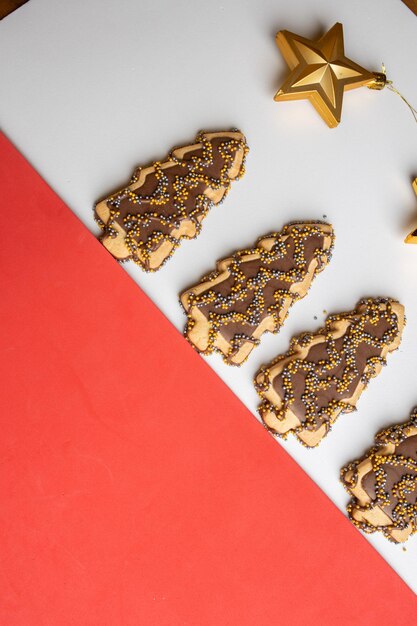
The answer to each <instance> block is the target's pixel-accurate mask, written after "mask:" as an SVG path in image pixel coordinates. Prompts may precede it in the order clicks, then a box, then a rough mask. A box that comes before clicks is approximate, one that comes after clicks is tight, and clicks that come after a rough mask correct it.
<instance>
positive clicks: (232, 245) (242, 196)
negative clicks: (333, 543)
mask: <svg viewBox="0 0 417 626" xmlns="http://www.w3.org/2000/svg"><path fill="white" fill-rule="evenodd" d="M337 21H340V22H342V23H343V25H344V34H345V50H346V55H347V56H348V57H349V58H351V59H352V60H354V61H356V62H357V63H359V64H361V65H363V66H365V67H367V68H368V69H370V70H379V68H380V65H381V62H382V61H384V62H385V64H386V66H387V70H388V74H389V76H390V78H392V79H393V80H394V81H395V83H396V85H397V87H398V88H399V89H400V90H401V91H402V92H403V93H404V94H405V95H406V96H407V97H408V98H409V100H410V101H411V102H414V104H417V73H416V59H417V17H415V16H414V15H413V14H412V13H411V11H409V10H408V9H407V7H406V6H405V5H403V3H402V2H401V1H400V0H367V1H366V2H365V1H364V0H349V1H347V0H344V1H343V2H342V1H341V0H337V1H334V0H315V2H314V3H313V2H311V1H308V0H292V1H291V2H289V1H288V0H287V1H285V0H223V1H220V0H210V2H207V1H206V0H204V1H203V0H176V1H175V2H173V1H172V0H119V1H117V0H71V2H65V1H63V0H62V1H61V2H59V1H57V0H31V1H30V2H29V3H28V4H26V5H25V6H23V7H22V8H20V9H19V10H17V11H16V12H15V13H13V14H11V15H10V16H9V17H7V18H6V19H4V20H3V21H2V22H0V59H1V62H0V123H1V126H2V129H3V131H4V132H5V133H6V134H7V135H8V136H9V138H10V139H11V140H12V141H13V142H14V143H15V144H16V145H17V147H18V148H19V149H20V150H21V151H22V152H23V153H24V154H25V155H26V157H27V158H28V159H29V160H30V161H31V162H32V164H33V165H34V167H35V168H36V169H37V170H38V171H39V172H40V173H41V175H42V176H43V177H44V178H45V179H46V180H47V182H48V183H49V184H50V185H51V186H52V187H53V188H54V189H55V190H56V191H57V193H58V194H59V195H60V196H61V197H62V198H63V199H64V201H65V202H66V203H67V204H68V206H69V207H71V209H72V210H73V211H74V212H75V213H76V214H77V215H78V216H79V218H80V219H81V220H82V221H83V222H84V224H85V225H86V227H87V228H89V229H90V230H91V231H93V232H94V233H95V234H97V233H98V228H97V226H96V224H95V222H94V221H93V212H92V207H93V204H94V202H95V200H97V199H98V198H100V197H102V196H103V195H105V194H106V193H107V192H110V191H113V190H114V189H115V188H117V187H118V186H123V185H124V184H125V182H126V181H127V180H128V179H129V177H130V175H131V173H132V171H133V169H134V167H135V166H136V165H139V164H146V163H147V162H148V161H150V160H153V159H158V158H163V157H164V156H165V155H166V154H167V152H168V150H169V149H170V148H171V147H173V146H175V145H181V144H183V143H186V142H188V141H190V140H192V139H193V138H194V136H195V133H196V132H197V131H198V130H199V129H209V130H220V129H221V130H223V129H227V128H230V127H238V128H240V129H241V130H242V131H243V132H244V133H245V134H246V136H247V139H248V143H249V145H250V148H251V150H250V153H249V156H248V159H247V173H246V176H245V177H244V178H243V179H242V180H241V181H240V182H237V183H236V184H234V185H233V187H232V190H231V192H230V194H229V196H228V198H227V199H226V201H225V202H224V204H222V205H221V206H219V207H216V208H213V209H212V211H211V213H210V214H209V216H208V217H207V219H206V221H205V222H204V226H203V230H202V234H201V235H200V237H199V238H198V239H197V240H194V241H185V242H183V244H182V245H181V246H180V248H179V249H178V250H177V251H176V253H175V255H174V257H173V258H172V259H171V261H170V262H169V263H168V264H167V265H166V266H165V267H164V268H163V269H162V270H161V271H160V272H158V273H156V274H149V275H147V274H144V273H143V272H142V271H141V270H140V269H139V267H136V266H134V265H133V264H132V263H129V264H125V265H123V266H122V267H123V268H125V269H126V271H127V272H128V273H129V274H130V276H131V277H132V278H133V280H134V281H136V282H137V283H138V284H139V285H140V286H141V288H142V289H143V290H144V291H145V292H146V293H147V294H149V296H150V297H151V298H152V299H153V300H154V302H155V303H156V304H157V305H158V306H159V307H160V309H161V310H162V311H163V312H164V314H165V315H166V316H167V317H168V318H169V319H170V320H171V321H172V323H173V324H174V325H175V326H176V327H177V328H178V329H179V330H182V329H183V327H184V321H185V317H184V315H183V313H182V310H181V309H180V307H179V305H178V301H177V295H178V293H179V291H180V290H181V289H183V288H185V287H187V286H189V285H190V284H193V283H194V282H195V281H196V280H197V279H198V278H199V277H200V275H201V274H203V273H205V272H206V271H207V270H209V269H210V268H212V267H213V266H214V262H215V260H216V259H217V258H220V257H223V256H226V255H227V254H229V253H230V252H231V251H233V250H235V249H237V248H239V247H242V246H247V245H250V244H251V243H253V242H254V241H255V240H256V238H257V237H258V236H259V235H262V234H264V233H267V232H269V231H271V230H279V229H280V228H281V227H282V225H283V224H285V223H286V222H287V221H290V220H294V219H322V218H323V216H324V215H326V216H327V219H328V220H329V221H331V222H332V223H333V225H334V228H335V232H336V246H335V251H334V256H333V260H332V262H331V264H330V265H329V267H328V268H327V269H326V270H325V271H324V272H323V273H322V274H321V275H320V276H319V277H318V278H317V279H316V281H315V283H314V284H313V286H312V288H311V290H310V293H309V295H308V296H307V297H306V298H305V299H304V300H302V301H301V302H299V303H297V304H296V305H295V306H294V307H293V309H292V311H291V313H290V316H289V318H288V321H287V323H286V325H285V327H284V329H283V330H282V331H281V333H280V334H279V335H265V336H264V338H263V340H262V344H261V346H260V347H259V348H257V349H256V350H255V351H254V352H253V353H252V355H251V357H250V359H249V360H248V362H247V363H246V364H245V365H244V366H243V367H241V368H240V369H237V368H230V367H228V366H226V365H224V364H223V362H222V360H221V358H220V357H219V356H213V357H210V358H207V362H208V363H209V365H210V366H211V367H213V369H214V370H215V371H216V372H217V373H218V375H219V376H220V377H221V378H222V379H223V380H224V381H225V382H226V383H227V385H229V387H230V388H231V389H232V390H233V391H234V392H235V393H236V395H237V396H239V398H240V399H241V400H242V402H243V403H244V404H246V406H247V407H248V408H249V409H250V410H251V411H252V412H253V414H254V415H256V406H257V396H256V394H255V391H254V388H253V385H252V378H253V375H254V373H255V372H256V370H257V369H258V367H259V366H260V364H262V363H264V362H266V361H267V360H269V359H271V358H272V357H274V356H275V355H277V354H280V353H282V352H284V351H286V349H287V347H288V342H289V339H290V337H291V336H292V335H293V334H295V333H298V332H301V331H303V330H314V329H316V328H318V327H319V325H321V323H322V322H323V321H324V318H325V314H324V311H328V312H339V311H343V310H348V309H350V308H353V306H354V305H355V304H356V302H357V300H359V299H360V298H361V297H363V296H379V295H381V296H382V295H389V296H392V297H395V298H398V299H399V300H401V302H403V304H404V305H405V307H406V312H407V317H408V326H407V327H406V329H405V332H404V338H403V343H402V345H401V348H400V350H399V351H398V352H396V353H395V354H394V355H392V356H391V358H390V359H389V364H388V367H387V368H385V369H384V371H383V372H382V373H381V375H380V376H379V377H378V378H377V379H375V380H373V381H372V382H371V384H370V386H369V389H368V390H367V391H366V392H365V393H364V394H363V397H362V398H361V399H360V401H359V405H358V407H359V408H358V411H357V412H356V413H353V414H351V415H344V416H342V417H341V418H340V419H339V421H338V422H337V424H336V425H335V427H334V429H333V431H332V432H331V433H330V435H329V436H328V437H327V439H325V440H324V441H323V443H322V444H321V445H320V447H319V448H317V449H314V450H310V451H309V450H306V449H304V448H303V447H302V446H301V445H299V444H298V443H297V442H296V441H295V440H293V439H289V440H288V441H287V442H283V443H281V442H278V443H277V445H283V446H284V447H285V449H286V450H287V451H288V452H289V453H290V454H291V455H292V456H293V457H294V458H295V459H296V461H297V462H298V463H299V464H300V465H301V466H302V467H303V468H304V469H305V471H306V472H307V473H308V474H309V475H310V476H311V477H312V479H313V480H314V481H315V482H316V483H317V484H318V485H319V486H320V487H321V488H322V489H323V490H324V491H325V492H326V493H327V494H328V496H329V497H330V498H331V499H332V500H333V502H334V503H335V504H336V505H337V506H338V507H339V508H340V509H341V510H342V511H344V510H345V509H344V507H345V504H346V502H347V501H348V496H347V494H346V493H345V491H344V489H343V488H342V486H341V484H340V483H339V480H338V477H339V470H340V467H341V466H342V465H343V464H345V463H346V462H347V461H350V460H352V459H355V458H357V457H358V456H360V455H361V454H362V453H363V452H364V451H365V450H366V448H367V447H368V446H370V445H371V444H372V443H373V435H374V433H375V432H376V431H377V430H379V429H380V428H382V427H385V426H386V425H388V424H390V423H392V422H400V421H404V420H405V419H407V418H408V416H409V413H410V411H411V409H412V408H413V407H414V405H416V404H417V385H416V382H417V291H416V285H417V246H406V245H404V244H403V238H404V236H405V235H406V234H407V232H408V231H409V230H410V228H411V226H413V225H417V198H416V197H415V195H414V193H413V191H412V188H411V179H412V177H413V176H415V175H417V174H416V173H417V143H416V139H417V125H416V124H415V122H414V121H413V119H412V117H411V114H410V113H409V111H408V110H407V109H406V107H405V105H403V103H402V102H401V100H400V99H399V98H398V97H397V96H395V95H394V94H392V93H390V92H388V91H383V92H374V91H370V90H368V89H366V88H362V89H358V90H355V91H352V92H348V93H346V94H345V98H344V110H343V116H342V123H341V125H340V126H339V127H338V128H337V129H333V130H330V129H328V128H327V126H325V124H324V123H323V121H322V120H321V119H320V118H319V116H318V115H317V113H316V112H315V110H314V109H313V107H312V106H311V105H310V104H309V103H307V102H305V101H304V102H289V103H279V104H278V103H275V102H274V101H273V95H274V92H275V90H276V89H277V88H278V87H279V85H280V82H281V81H282V79H283V77H284V76H285V75H286V73H287V68H286V64H285V62H284V60H283V59H282V57H281V55H280V53H279V51H278V49H277V48H276V45H275V41H274V36H275V33H276V31H277V30H280V29H287V30H292V31H294V32H297V33H299V34H300V35H303V36H306V37H316V36H318V35H319V34H320V33H322V32H324V31H325V30H327V29H328V28H330V27H331V26H332V25H333V24H334V23H335V22H337ZM16 184H19V183H18V181H16ZM8 227H9V228H10V227H12V225H10V224H9V225H8ZM67 244H68V245H70V242H67ZM121 271H123V270H121ZM315 316H317V318H318V319H317V320H315V319H314V317H315ZM172 358H173V360H175V355H172ZM323 523H324V524H325V523H326V520H325V519H324V520H323ZM329 532H331V528H329ZM367 538H368V540H369V541H370V543H371V544H372V545H373V546H374V547H375V549H376V550H378V551H379V552H380V553H381V554H382V556H383V557H384V558H385V559H386V560H387V561H388V563H390V564H391V565H392V567H393V568H394V569H395V570H396V571H397V572H398V574H399V575H400V576H401V577H402V578H403V579H404V580H405V581H406V582H407V583H408V584H409V585H410V586H411V587H412V588H413V589H414V591H415V592H417V536H415V537H413V538H411V539H410V540H409V541H408V542H407V543H406V544H405V546H396V545H393V544H390V543H389V542H388V541H387V540H386V539H384V538H383V537H381V536H379V535H378V534H375V535H373V536H367ZM300 540H302V538H300ZM347 575H352V576H354V572H351V573H350V574H349V573H347ZM370 575H371V573H370Z"/></svg>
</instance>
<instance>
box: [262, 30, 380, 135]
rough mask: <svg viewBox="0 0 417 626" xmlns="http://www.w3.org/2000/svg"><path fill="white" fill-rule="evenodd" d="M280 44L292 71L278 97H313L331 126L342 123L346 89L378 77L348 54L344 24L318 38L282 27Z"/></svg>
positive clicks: (279, 34)
mask: <svg viewBox="0 0 417 626" xmlns="http://www.w3.org/2000/svg"><path fill="white" fill-rule="evenodd" d="M276 43H277V46H278V47H279V49H280V50H281V53H282V55H283V57H284V59H285V60H286V62H287V64H288V66H289V68H290V70H291V72H290V74H289V76H288V77H287V79H286V80H285V81H284V83H283V85H282V86H281V88H280V89H279V90H278V91H277V93H276V94H275V96H274V100H275V101H277V102H279V101H286V100H304V99H306V100H310V102H311V103H312V104H313V106H314V107H315V109H316V110H317V111H318V113H319V114H320V115H321V117H322V119H323V120H324V121H325V122H326V124H327V125H328V126H329V127H330V128H333V127H335V126H337V125H338V123H339V122H340V118H341V113H342V103H343V94H344V91H345V90H348V89H355V88H357V87H362V86H363V85H369V84H370V83H371V82H372V81H373V80H374V79H375V76H374V74H373V73H372V72H369V71H368V70H366V69H365V68H363V67H361V66H360V65H358V64H357V63H354V62H353V61H351V60H350V59H348V58H347V57H346V56H345V52H344V43H343V26H342V24H340V23H337V24H335V25H334V26H333V27H332V28H331V29H330V30H329V31H328V32H327V33H325V34H324V35H323V36H322V37H320V39H318V40H317V41H315V40H310V39H306V38H305V37H301V36H300V35H296V34H295V33H291V32H289V31H287V30H281V31H279V32H278V33H277V35H276Z"/></svg>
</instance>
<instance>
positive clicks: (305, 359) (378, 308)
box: [254, 298, 405, 448]
mask: <svg viewBox="0 0 417 626" xmlns="http://www.w3.org/2000/svg"><path fill="white" fill-rule="evenodd" d="M404 325H405V317H404V307H403V306H402V305H401V304H400V303H399V302H397V301H395V300H391V299H389V298H369V299H364V300H361V301H360V302H359V304H358V306H357V308H356V309H355V310H353V311H351V312H348V313H340V314H337V315H330V316H329V317H328V318H327V320H326V322H325V327H324V328H322V329H320V330H319V331H317V332H315V333H308V332H306V333H303V334H302V335H300V336H298V337H294V338H293V339H292V341H291V344H290V349H289V351H288V352H287V353H286V354H284V355H281V356H278V357H277V358H276V359H274V361H272V363H270V364H269V365H266V366H263V367H262V368H261V369H260V370H259V372H258V374H257V375H256V377H255V381H254V382H255V388H256V390H257V392H258V394H259V396H260V397H261V399H262V403H261V405H260V407H259V413H260V415H261V418H262V420H263V422H264V424H265V426H266V427H267V429H268V430H269V431H270V432H271V433H272V434H273V435H276V436H279V437H283V438H285V437H286V436H287V435H288V433H291V432H292V433H293V434H295V435H296V436H297V437H298V439H299V440H300V442H301V443H302V444H303V445H305V446H307V447H309V448H312V447H315V446H317V445H318V444H319V443H320V442H321V441H322V439H323V438H324V437H325V436H326V435H327V434H328V432H329V431H330V430H331V427H332V425H333V423H334V422H335V421H336V419H337V417H338V416H339V415H340V414H341V413H347V412H351V411H353V410H355V408H356V403H357V401H358V399H359V397H360V395H361V394H362V392H363V390H364V389H365V388H366V387H367V386H368V383H369V381H370V380H371V378H374V377H375V376H377V375H378V374H379V372H380V371H381V369H382V367H383V366H384V365H385V364H386V357H387V354H388V353H390V352H393V351H394V350H396V349H397V348H398V346H399V344H400V341H401V335H402V331H403V328H404Z"/></svg>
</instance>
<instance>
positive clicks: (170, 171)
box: [95, 131, 248, 272]
mask: <svg viewBox="0 0 417 626" xmlns="http://www.w3.org/2000/svg"><path fill="white" fill-rule="evenodd" d="M247 151H248V148H247V146H246V140H245V137H244V136H243V135H242V133H240V132H239V131H231V132H226V131H225V132H216V133H205V132H201V133H199V134H198V135H197V137H196V139H195V142H194V143H193V144H192V145H188V146H184V147H182V148H175V149H174V150H172V151H171V152H170V154H169V155H168V157H167V158H166V159H165V160H164V161H157V162H155V163H153V165H151V166H149V167H144V168H141V167H139V168H138V169H137V170H136V171H135V173H134V175H133V178H132V180H131V181H130V183H129V185H128V186H127V187H125V188H123V189H121V190H120V191H118V192H116V193H114V194H112V195H111V196H109V197H108V198H105V199H104V200H102V201H101V202H99V203H98V204H97V205H96V207H95V215H96V220H97V222H98V224H99V226H100V227H101V228H102V230H103V236H102V238H101V242H102V243H103V245H104V246H105V247H106V248H107V250H108V251H109V252H110V253H111V254H112V255H113V256H114V257H115V258H116V259H118V260H119V261H127V260H129V259H132V260H133V261H134V262H135V263H137V264H138V265H140V266H141V267H142V268H143V269H144V270H145V271H148V272H149V271H156V270H158V269H159V268H160V267H161V266H162V265H163V264H164V263H165V262H166V261H167V260H168V259H169V258H170V256H171V255H172V253H173V252H174V250H175V248H176V247H177V246H178V244H179V243H180V241H181V239H192V238H194V237H196V236H197V235H198V233H199V232H200V230H201V222H202V221H203V219H204V218H205V216H206V215H207V213H208V211H209V209H210V208H211V207H212V206H213V205H215V204H219V203H220V202H221V201H222V200H223V198H224V197H225V196H226V194H227V193H228V191H229V189H230V185H231V182H232V181H233V180H237V179H238V178H240V177H241V176H242V175H243V173H244V163H245V156H246V153H247Z"/></svg>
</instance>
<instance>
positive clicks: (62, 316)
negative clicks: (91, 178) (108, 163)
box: [0, 137, 417, 626]
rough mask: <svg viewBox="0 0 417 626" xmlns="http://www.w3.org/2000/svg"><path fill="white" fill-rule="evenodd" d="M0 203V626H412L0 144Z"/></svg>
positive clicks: (397, 601)
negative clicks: (0, 221) (0, 223)
mask: <svg viewBox="0 0 417 626" xmlns="http://www.w3.org/2000/svg"><path fill="white" fill-rule="evenodd" d="M0 189H1V196H0V197H1V209H2V211H3V214H4V215H5V216H7V217H6V219H5V220H4V221H3V228H2V235H1V246H0V258H1V278H2V297H1V312H0V322H1V331H2V332H1V335H2V337H1V346H2V348H1V349H2V360H1V366H0V367H1V386H2V393H1V437H0V458H1V472H0V490H1V502H2V504H1V511H0V589H1V593H0V623H1V624H4V625H5V626H6V625H7V626H12V625H22V626H32V625H35V626H43V625H48V626H49V625H51V626H61V625H70V624H71V625H77V626H84V625H88V626H90V625H91V626H93V625H94V626H96V625H97V626H107V625H109V626H117V625H119V624H120V625H122V626H125V625H127V626H130V625H132V626H138V625H142V624H143V625H146V626H148V625H149V626H152V625H157V626H165V625H166V626H176V625H192V626H205V625H210V626H213V625H216V626H217V625H229V624H230V625H233V626H235V625H236V626H245V625H253V626H255V625H256V626H267V625H274V626H276V625H281V624H282V625H285V626H287V625H290V626H293V625H298V624H299V625H300V626H301V625H302V626H306V625H308V626H312V625H316V624H317V625H320V626H326V625H328V624H334V623H338V624H349V625H352V624H355V625H356V626H357V625H361V624H367V625H368V626H370V625H373V624H378V625H381V624H398V623H402V622H404V623H405V622H406V621H407V620H411V621H412V616H415V614H416V613H415V612H416V609H417V602H416V598H415V596H414V594H413V593H412V592H411V591H410V590H409V589H408V587H406V585H405V584H404V583H403V582H402V581H401V579H400V578H399V577H398V576H397V575H396V574H395V573H394V572H393V571H392V570H391V569H390V567H389V566H388V565H387V564H386V563H385V562H384V561H383V559H382V558H381V557H380V556H379V555H378V554H377V553H376V552H375V551H374V550H373V548H372V547H371V546H370V545H369V544H368V543H367V542H366V541H365V540H364V539H363V538H362V537H361V535H360V534H359V533H358V532H357V531H356V530H355V529H354V528H353V527H352V526H351V524H350V523H349V522H348V521H347V520H346V519H345V518H344V516H343V515H342V514H341V513H340V512H339V511H338V510H337V509H336V508H335V506H334V505H333V504H332V503H331V502H330V501H329V500H328V498H327V497H326V496H325V495H324V494H323V493H322V492H321V491H320V489H318V488H317V487H316V486H315V485H314V484H313V482H312V481H311V480H310V479H309V478H308V477H307V476H306V474H305V473H304V472H303V471H302V470H301V469H300V468H299V467H298V466H297V465H296V463H295V462H294V461H293V460H292V459H291V458H290V457H289V456H288V455H287V454H286V453H285V451H284V450H283V449H282V448H281V447H280V446H279V445H278V444H277V443H276V442H274V441H273V439H272V438H271V437H270V436H269V435H268V434H267V433H266V431H264V429H263V428H262V427H261V426H260V425H259V424H258V423H257V421H256V420H255V419H254V417H253V416H252V415H251V414H250V413H249V412H248V411H247V410H246V409H245V407H244V406H243V405H242V404H241V403H240V402H239V400H238V399H237V398H236V397H235V396H234V395H233V394H232V393H231V391H230V390H229V389H228V388H227V387H226V386H225V385H224V384H223V382H222V381H221V380H220V379H219V378H218V377H217V376H216V374H215V373H214V372H212V370H211V369H210V368H209V367H208V366H207V365H206V364H205V363H204V362H203V360H202V359H200V358H199V357H198V355H197V354H195V353H194V352H193V350H192V349H191V348H190V347H189V346H188V344H187V343H186V342H185V341H184V340H183V338H182V337H181V335H180V334H179V333H178V332H177V331H176V330H175V329H174V328H173V327H172V326H171V324H170V323H169V322H168V321H167V320H166V318H165V317H164V316H163V315H162V314H161V313H160V312H159V311H158V309H157V308H156V307H155V306H154V304H153V303H152V302H151V301H150V300H149V299H148V298H147V297H146V296H145V295H144V294H143V293H142V292H141V290H140V289H139V288H138V287H137V286H136V285H135V284H134V283H133V282H132V280H131V279H130V278H129V277H128V275H127V274H126V273H125V272H124V271H123V269H122V268H120V267H119V266H118V265H117V263H116V262H115V261H114V260H113V259H112V258H111V257H110V255H109V254H108V253H107V252H106V251H105V250H104V249H103V248H102V247H101V245H100V244H99V243H98V242H97V241H96V240H95V238H94V237H93V235H91V234H90V233H89V231H88V230H87V229H86V228H85V227H84V226H83V225H82V224H81V223H80V222H79V221H78V220H77V218H76V217H75V216H74V215H73V214H72V213H71V211H69V210H68V208H67V207H66V206H65V205H64V204H63V202H62V201H61V200H60V199H59V198H58V197H57V196H56V195H55V194H54V193H53V192H52V191H51V190H50V189H49V188H48V186H47V185H46V184H45V182H44V181H42V179H41V178H40V177H39V176H38V175H37V174H36V172H35V171H34V170H33V169H32V167H31V166H30V165H29V164H28V163H27V162H26V161H25V160H24V159H23V157H22V156H21V155H19V153H18V152H17V151H16V150H15V149H14V148H13V147H12V146H11V145H10V143H9V142H8V141H7V140H6V139H5V138H4V137H1V138H0ZM162 271H163V270H162ZM409 623H410V622H409Z"/></svg>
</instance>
